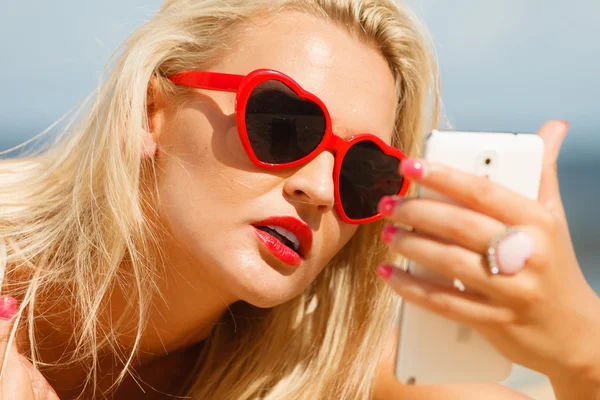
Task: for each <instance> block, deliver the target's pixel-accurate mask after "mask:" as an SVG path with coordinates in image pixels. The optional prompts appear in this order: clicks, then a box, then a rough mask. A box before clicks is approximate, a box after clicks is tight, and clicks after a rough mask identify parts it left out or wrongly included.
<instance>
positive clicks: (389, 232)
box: [381, 225, 398, 244]
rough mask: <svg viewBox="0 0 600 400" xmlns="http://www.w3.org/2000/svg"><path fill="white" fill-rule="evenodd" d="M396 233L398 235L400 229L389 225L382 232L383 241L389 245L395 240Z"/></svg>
mask: <svg viewBox="0 0 600 400" xmlns="http://www.w3.org/2000/svg"><path fill="white" fill-rule="evenodd" d="M396 233H398V227H396V226H394V225H387V226H386V227H385V228H383V231H382V232H381V240H383V241H384V242H385V243H388V244H389V243H392V240H394V236H395V235H396Z"/></svg>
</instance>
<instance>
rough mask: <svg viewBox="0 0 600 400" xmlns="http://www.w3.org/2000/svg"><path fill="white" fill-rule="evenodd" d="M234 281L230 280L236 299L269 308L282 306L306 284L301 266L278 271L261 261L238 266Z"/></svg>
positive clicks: (307, 279) (307, 280)
mask: <svg viewBox="0 0 600 400" xmlns="http://www.w3.org/2000/svg"><path fill="white" fill-rule="evenodd" d="M239 265H240V266H241V267H240V269H241V270H242V271H240V270H239V269H238V271H237V273H236V274H235V275H236V278H235V279H234V280H233V281H230V284H231V286H230V287H231V289H232V291H234V292H235V294H236V297H237V298H238V299H239V300H242V301H244V302H246V303H248V304H251V305H253V306H255V307H259V308H272V307H275V306H278V305H281V304H283V303H286V302H288V301H290V300H292V299H293V298H295V297H296V296H298V295H299V294H301V293H302V292H303V291H304V290H305V289H306V287H307V286H308V285H309V284H310V279H309V278H308V274H307V272H308V268H304V269H303V267H308V266H304V265H301V266H299V267H298V268H296V269H295V270H294V271H288V270H278V269H276V268H274V267H273V266H272V265H270V264H269V263H267V262H266V261H265V260H263V259H262V258H261V257H260V256H259V257H258V260H255V261H254V262H252V264H251V265H252V266H251V267H250V266H249V264H246V265H244V264H239Z"/></svg>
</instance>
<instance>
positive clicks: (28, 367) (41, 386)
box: [20, 355, 58, 400]
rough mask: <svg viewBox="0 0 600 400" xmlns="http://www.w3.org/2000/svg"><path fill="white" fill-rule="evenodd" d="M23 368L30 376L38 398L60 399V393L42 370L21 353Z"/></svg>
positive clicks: (42, 399)
mask: <svg viewBox="0 0 600 400" xmlns="http://www.w3.org/2000/svg"><path fill="white" fill-rule="evenodd" d="M20 360H21V363H22V364H23V368H24V369H25V371H26V372H27V374H28V376H29V380H30V381H31V386H32V387H33V392H34V393H35V396H36V400H58V395H57V394H56V392H55V391H54V389H53V388H52V386H50V384H49V383H48V381H47V380H46V378H44V376H43V375H42V374H41V372H40V371H39V370H38V369H37V368H35V367H34V366H33V364H32V363H31V362H30V361H29V360H28V359H26V358H25V357H23V356H22V355H21V357H20Z"/></svg>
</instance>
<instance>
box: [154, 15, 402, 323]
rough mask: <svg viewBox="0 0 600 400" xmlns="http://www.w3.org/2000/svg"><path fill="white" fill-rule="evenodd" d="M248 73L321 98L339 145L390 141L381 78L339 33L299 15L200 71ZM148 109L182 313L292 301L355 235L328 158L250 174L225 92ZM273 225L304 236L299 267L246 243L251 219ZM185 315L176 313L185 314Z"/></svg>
mask: <svg viewBox="0 0 600 400" xmlns="http://www.w3.org/2000/svg"><path fill="white" fill-rule="evenodd" d="M259 68H269V69H274V70H277V71H280V72H283V73H285V74H287V75H289V76H290V77H292V78H293V79H294V80H296V81H297V82H298V83H299V84H300V85H301V86H302V87H303V88H304V89H305V90H308V91H309V92H311V93H313V94H315V95H316V96H318V97H319V98H320V99H321V100H323V102H324V103H325V105H326V107H327V108H328V109H329V112H330V114H331V117H332V121H333V131H334V132H335V133H336V134H337V135H339V136H341V137H342V138H349V137H350V136H352V135H355V134H359V133H366V132H368V133H372V134H375V135H377V136H379V137H380V138H382V139H383V140H384V141H386V142H387V143H389V142H390V140H391V134H392V132H393V129H394V121H395V106H396V99H395V89H394V88H395V85H394V79H393V76H392V73H391V71H390V69H389V67H388V65H387V62H386V60H385V58H384V57H383V56H382V55H381V54H380V53H379V52H378V51H377V50H375V49H373V48H371V47H370V46H368V45H366V44H364V43H363V42H362V41H359V40H357V39H355V38H353V37H351V36H350V35H349V34H348V33H346V32H345V31H344V30H342V29H340V28H338V27H336V26H334V25H332V24H330V23H328V22H324V21H322V20H320V19H316V18H313V17H310V16H307V15H303V14H299V13H286V14H283V15H279V16H278V17H277V18H275V19H271V20H262V21H259V22H257V23H255V24H254V25H253V26H252V28H251V29H249V30H248V31H247V33H246V34H245V35H243V36H242V39H241V40H240V41H238V42H236V45H235V46H234V47H233V48H232V49H231V51H230V52H229V53H228V55H227V57H226V58H225V59H224V60H223V61H222V62H220V63H219V64H218V65H215V66H214V67H213V68H211V71H215V72H226V73H233V74H242V75H245V74H247V73H249V72H251V71H253V70H255V69H259ZM155 106H156V110H155V112H154V113H153V116H152V125H153V130H154V132H153V133H154V134H155V135H156V136H157V137H158V143H159V153H158V156H157V159H156V162H157V163H158V170H159V173H160V175H159V193H160V217H161V223H162V224H163V225H164V226H165V227H166V229H167V231H168V233H169V234H170V235H171V238H170V239H169V240H168V241H167V243H166V249H167V254H168V256H169V258H170V261H171V264H170V268H172V269H175V271H174V273H173V274H172V275H173V276H172V277H171V278H170V284H169V287H168V288H167V291H171V292H172V293H173V296H177V297H179V298H184V299H188V300H187V301H188V304H189V299H190V298H194V296H196V297H198V295H199V294H203V295H204V296H205V295H206V293H205V292H204V291H207V290H208V291H214V294H215V296H218V297H219V298H220V299H222V300H220V301H223V303H231V302H234V301H237V300H244V301H246V302H248V303H251V304H253V305H256V306H258V307H271V306H275V305H278V304H281V303H283V302H285V301H287V300H290V299H291V298H293V297H294V296H296V295H298V294H299V293H301V292H302V291H303V290H304V289H305V288H306V287H307V286H308V285H309V284H310V283H311V282H312V281H313V280H314V279H315V277H316V276H317V274H319V272H320V271H321V270H322V269H323V268H324V267H325V265H326V264H327V263H328V262H329V261H330V260H331V259H332V258H333V257H334V256H335V255H336V253H337V252H338V251H339V250H340V249H341V248H342V247H343V246H344V245H345V244H346V243H347V242H348V241H349V240H350V238H351V237H352V235H353V234H354V233H355V232H356V229H357V226H355V225H349V224H346V223H344V222H343V221H342V220H341V219H340V217H339V216H338V215H337V213H336V211H335V208H334V186H333V185H334V183H333V178H332V176H333V166H334V155H333V154H332V153H331V152H324V153H321V154H320V155H318V156H317V157H316V158H315V159H313V160H312V161H310V162H308V163H306V164H304V165H302V166H300V167H296V168H291V169H285V170H278V171H274V170H267V169H261V168H259V167H257V166H256V165H254V164H253V163H252V162H251V161H250V159H249V158H248V156H247V154H246V153H245V151H244V149H243V147H242V143H241V141H240V138H239V136H238V132H237V129H236V125H235V94H233V93H226V92H216V91H203V90H190V94H189V96H188V97H187V98H186V99H185V101H184V104H183V105H180V104H179V105H175V104H170V105H169V104H160V100H159V101H157V103H156V104H155ZM281 216H283V217H292V218H295V219H296V220H298V221H301V222H302V223H303V224H306V227H307V228H309V229H310V231H311V233H312V237H313V239H312V246H311V247H310V250H309V251H306V252H305V254H303V258H302V260H301V262H300V264H299V265H295V266H292V265H289V264H288V263H287V262H285V261H283V260H282V259H281V257H277V256H276V255H275V254H273V252H272V251H271V250H269V246H267V245H265V244H264V243H263V241H262V240H261V239H260V238H259V237H260V236H259V235H257V228H256V226H258V225H260V222H261V221H264V220H266V219H268V218H271V217H281ZM288 251H289V249H288ZM356 267H357V268H360V267H361V266H360V265H357V266H356ZM194 293H196V295H194ZM193 306H195V305H192V307H190V306H188V307H189V309H185V310H183V309H181V308H180V309H179V310H178V312H179V313H189V314H193V313H194V307H193ZM190 318H193V316H192V315H190Z"/></svg>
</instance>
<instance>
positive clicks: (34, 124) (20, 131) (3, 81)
mask: <svg viewBox="0 0 600 400" xmlns="http://www.w3.org/2000/svg"><path fill="white" fill-rule="evenodd" d="M161 3H162V1H161V0H102V1H95V2H82V1H77V0H54V1H52V2H47V1H43V0H19V1H11V2H5V4H4V5H3V6H2V12H1V13H0V54H1V55H2V62H1V63H0V87H1V88H2V96H0V151H2V150H6V149H8V148H11V147H13V146H15V145H17V144H19V143H22V142H24V141H26V140H28V139H30V138H32V137H33V136H35V135H36V134H38V133H40V132H42V131H43V130H44V129H46V128H47V127H48V126H50V125H51V124H52V123H53V122H55V121H56V120H57V119H59V118H60V117H61V116H62V115H64V114H65V113H66V112H67V111H69V110H70V109H71V108H72V107H74V106H76V105H77V104H78V103H80V102H81V101H82V100H83V99H84V98H85V97H86V96H87V95H89V94H90V93H91V92H92V91H93V90H94V88H95V87H96V85H97V83H98V78H99V76H100V74H101V72H102V69H103V67H104V66H105V64H106V63H107V62H108V60H109V58H110V56H111V55H112V54H113V52H114V51H115V50H116V49H117V47H118V46H119V44H120V43H121V42H122V41H123V40H124V39H125V38H126V37H127V36H128V35H129V34H130V33H131V32H132V31H133V30H135V28H136V27H138V26H139V25H141V24H143V23H144V21H146V20H148V19H149V18H151V17H152V15H154V14H155V13H156V11H157V10H158V9H159V7H160V4H161ZM405 3H407V4H408V5H409V6H411V7H412V8H413V10H414V11H415V13H416V14H417V15H418V16H419V17H421V19H422V20H423V21H424V23H425V25H426V27H427V29H428V30H429V31H430V33H431V35H432V38H433V42H434V45H435V47H436V49H437V52H438V57H439V62H440V65H441V70H442V81H443V89H444V100H445V110H446V113H447V115H448V117H449V119H450V122H451V123H452V124H453V125H454V127H455V128H456V129H462V130H486V131H489V130H491V131H511V132H512V131H519V132H535V131H536V130H537V128H538V127H539V126H540V125H541V124H542V123H543V122H544V121H546V120H547V119H563V120H567V121H570V123H571V131H570V133H569V136H568V137H567V140H566V142H565V145H564V150H563V153H562V155H561V157H560V161H559V174H560V179H561V191H562V194H563V197H564V201H565V206H566V211H567V215H568V217H569V221H570V225H571V231H572V235H573V240H574V243H575V248H576V250H577V254H578V257H579V261H580V263H581V264H582V266H583V268H584V270H585V274H586V276H587V277H588V279H589V281H590V283H591V284H592V286H593V287H594V288H595V289H596V290H597V291H600V268H599V266H600V240H599V239H598V238H597V236H596V229H598V228H600V212H599V211H598V206H597V205H598V199H599V198H600V178H599V177H598V176H599V175H600V156H599V154H600V100H599V99H598V95H599V93H600V41H599V40H598V39H599V38H600V23H599V19H598V18H599V17H598V16H599V15H600V2H599V1H597V0H484V1H482V0H405ZM506 384H507V385H509V386H511V387H514V388H518V389H519V390H521V391H524V392H526V393H528V394H530V395H531V396H532V397H533V398H535V399H538V400H546V399H552V398H553V397H552V395H551V390H549V388H548V385H547V381H546V380H545V378H544V377H543V376H540V375H538V374H535V373H533V372H531V371H528V370H525V369H523V368H516V369H515V372H514V373H513V376H511V378H510V379H509V380H508V381H507V382H506Z"/></svg>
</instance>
